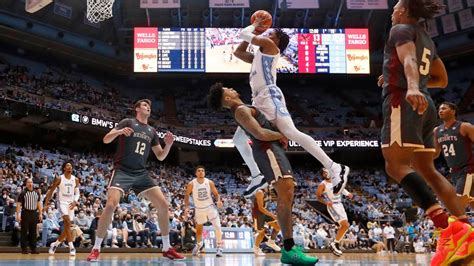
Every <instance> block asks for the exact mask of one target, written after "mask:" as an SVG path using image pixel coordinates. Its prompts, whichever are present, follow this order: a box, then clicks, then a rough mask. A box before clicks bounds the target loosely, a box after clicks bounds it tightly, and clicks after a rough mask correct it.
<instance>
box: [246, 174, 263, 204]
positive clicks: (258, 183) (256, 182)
mask: <svg viewBox="0 0 474 266" xmlns="http://www.w3.org/2000/svg"><path fill="white" fill-rule="evenodd" d="M266 187H268V183H267V181H266V180H265V177H264V176H263V175H262V174H259V175H257V176H255V177H252V181H250V184H249V186H248V187H247V189H245V191H244V197H245V198H250V197H252V196H253V195H255V193H256V192H257V191H258V190H259V189H264V188H266Z"/></svg>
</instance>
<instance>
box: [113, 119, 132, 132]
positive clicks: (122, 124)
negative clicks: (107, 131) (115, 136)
mask: <svg viewBox="0 0 474 266" xmlns="http://www.w3.org/2000/svg"><path fill="white" fill-rule="evenodd" d="M128 126H130V119H123V120H122V121H120V122H119V123H118V124H117V126H116V127H115V129H117V130H118V129H122V128H125V127H128Z"/></svg>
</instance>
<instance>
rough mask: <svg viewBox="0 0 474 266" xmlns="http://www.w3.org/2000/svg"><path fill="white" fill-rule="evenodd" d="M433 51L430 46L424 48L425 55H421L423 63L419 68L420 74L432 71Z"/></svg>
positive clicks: (424, 74)
mask: <svg viewBox="0 0 474 266" xmlns="http://www.w3.org/2000/svg"><path fill="white" fill-rule="evenodd" d="M430 55H431V51H430V49H428V48H423V55H422V56H421V65H420V68H419V71H420V74H421V75H423V76H426V75H428V74H429V73H430V63H431V62H430V58H429V56H430Z"/></svg>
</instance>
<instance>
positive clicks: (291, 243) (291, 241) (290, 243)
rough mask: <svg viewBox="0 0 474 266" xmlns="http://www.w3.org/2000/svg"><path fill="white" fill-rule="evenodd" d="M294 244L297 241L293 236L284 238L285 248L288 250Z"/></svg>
mask: <svg viewBox="0 0 474 266" xmlns="http://www.w3.org/2000/svg"><path fill="white" fill-rule="evenodd" d="M294 245H295V241H294V240H293V238H288V239H285V240H283V248H284V249H285V250H286V251H290V250H291V249H292V248H293V246H294Z"/></svg>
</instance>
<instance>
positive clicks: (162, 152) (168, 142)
mask: <svg viewBox="0 0 474 266" xmlns="http://www.w3.org/2000/svg"><path fill="white" fill-rule="evenodd" d="M164 140H165V147H164V148H162V147H161V145H160V143H159V142H158V141H157V142H156V143H157V144H156V145H154V146H153V147H151V150H152V151H153V153H154V154H155V156H156V158H157V159H158V160H160V161H163V160H164V159H165V158H166V156H168V153H169V152H170V149H171V146H172V145H173V142H174V136H173V134H172V133H171V132H166V134H165V138H164Z"/></svg>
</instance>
